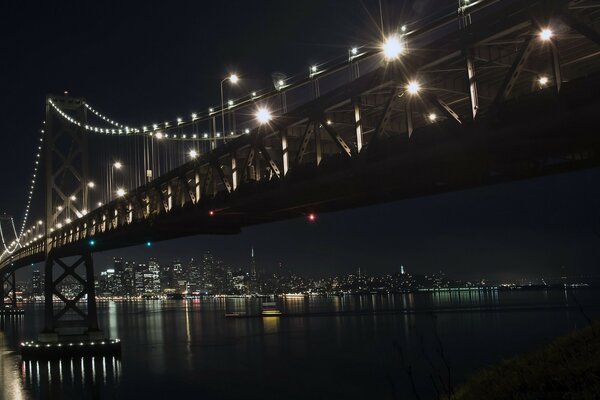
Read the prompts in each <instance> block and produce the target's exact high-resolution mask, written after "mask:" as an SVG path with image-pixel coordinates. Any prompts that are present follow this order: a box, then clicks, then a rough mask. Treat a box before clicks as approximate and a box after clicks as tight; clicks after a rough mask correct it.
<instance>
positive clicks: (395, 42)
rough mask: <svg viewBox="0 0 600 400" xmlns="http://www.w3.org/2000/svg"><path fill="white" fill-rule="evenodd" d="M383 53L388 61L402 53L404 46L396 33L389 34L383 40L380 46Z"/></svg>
mask: <svg viewBox="0 0 600 400" xmlns="http://www.w3.org/2000/svg"><path fill="white" fill-rule="evenodd" d="M382 49H383V55H384V56H385V58H386V59H387V60H389V61H391V60H395V59H397V58H398V57H400V55H401V54H402V53H404V50H405V46H404V43H403V41H402V39H400V37H398V35H391V36H388V38H387V39H386V40H385V42H384V43H383V46H382Z"/></svg>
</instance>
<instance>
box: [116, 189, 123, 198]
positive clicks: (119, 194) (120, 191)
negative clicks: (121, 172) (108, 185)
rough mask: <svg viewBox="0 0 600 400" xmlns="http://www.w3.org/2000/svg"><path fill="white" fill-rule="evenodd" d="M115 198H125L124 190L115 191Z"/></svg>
mask: <svg viewBox="0 0 600 400" xmlns="http://www.w3.org/2000/svg"><path fill="white" fill-rule="evenodd" d="M117 196H119V197H123V196H125V189H123V188H118V189H117Z"/></svg>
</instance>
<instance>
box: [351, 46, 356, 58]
mask: <svg viewBox="0 0 600 400" xmlns="http://www.w3.org/2000/svg"><path fill="white" fill-rule="evenodd" d="M350 54H352V55H353V56H355V55H357V54H358V47H353V48H351V49H350Z"/></svg>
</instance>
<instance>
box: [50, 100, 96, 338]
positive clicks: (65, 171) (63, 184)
mask: <svg viewBox="0 0 600 400" xmlns="http://www.w3.org/2000/svg"><path fill="white" fill-rule="evenodd" d="M58 109H60V110H62V112H63V113H65V114H67V116H68V118H67V117H66V116H65V115H63V114H61V113H59V111H58ZM69 118H70V119H69ZM85 124H87V109H86V106H85V101H84V99H82V98H74V97H68V96H66V95H65V96H48V97H47V98H46V126H45V150H44V151H45V153H44V158H45V174H46V175H45V177H46V179H45V181H46V182H45V183H46V238H48V239H47V241H46V248H45V253H46V254H45V267H44V272H45V278H44V279H45V280H44V297H45V318H44V330H43V331H42V333H41V334H40V336H39V340H40V341H41V342H56V341H58V340H59V337H60V335H62V334H83V335H85V336H87V338H89V339H90V340H94V339H97V338H101V337H103V334H102V332H101V331H100V330H99V329H98V318H97V313H96V294H95V288H94V264H93V259H92V255H91V251H90V249H89V248H81V249H77V252H75V253H76V254H77V253H78V254H79V255H78V256H76V257H69V258H66V257H64V255H63V254H61V249H60V248H59V247H57V246H54V243H53V242H52V239H50V236H51V235H50V232H51V229H53V227H60V226H68V224H69V223H70V221H71V220H75V219H77V218H79V217H81V216H82V215H83V214H85V213H86V212H87V211H86V210H87V209H88V204H87V203H88V183H89V180H88V136H87V133H86V131H85ZM72 254H73V252H72V251H71V253H70V256H72ZM57 266H58V267H59V268H55V267H57ZM57 269H58V271H56V270H57ZM69 282H70V283H77V284H78V289H79V290H78V293H77V294H76V295H75V296H73V295H70V296H69V295H68V294H66V293H65V292H63V290H62V289H63V288H64V286H65V285H66V284H67V283H69ZM55 297H57V298H58V299H60V305H58V303H55V302H54V298H55ZM82 299H86V304H85V306H84V307H82V306H81V303H80V301H81V300H82Z"/></svg>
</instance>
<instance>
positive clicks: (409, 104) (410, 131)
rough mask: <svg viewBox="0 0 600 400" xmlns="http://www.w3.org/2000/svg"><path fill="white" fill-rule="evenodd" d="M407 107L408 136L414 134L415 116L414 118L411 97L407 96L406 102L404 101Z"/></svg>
mask: <svg viewBox="0 0 600 400" xmlns="http://www.w3.org/2000/svg"><path fill="white" fill-rule="evenodd" d="M404 107H405V114H406V115H405V117H406V118H405V120H406V133H407V134H408V138H409V139H410V137H411V136H412V134H413V118H412V102H411V100H410V98H406V102H405V103H404Z"/></svg>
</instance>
